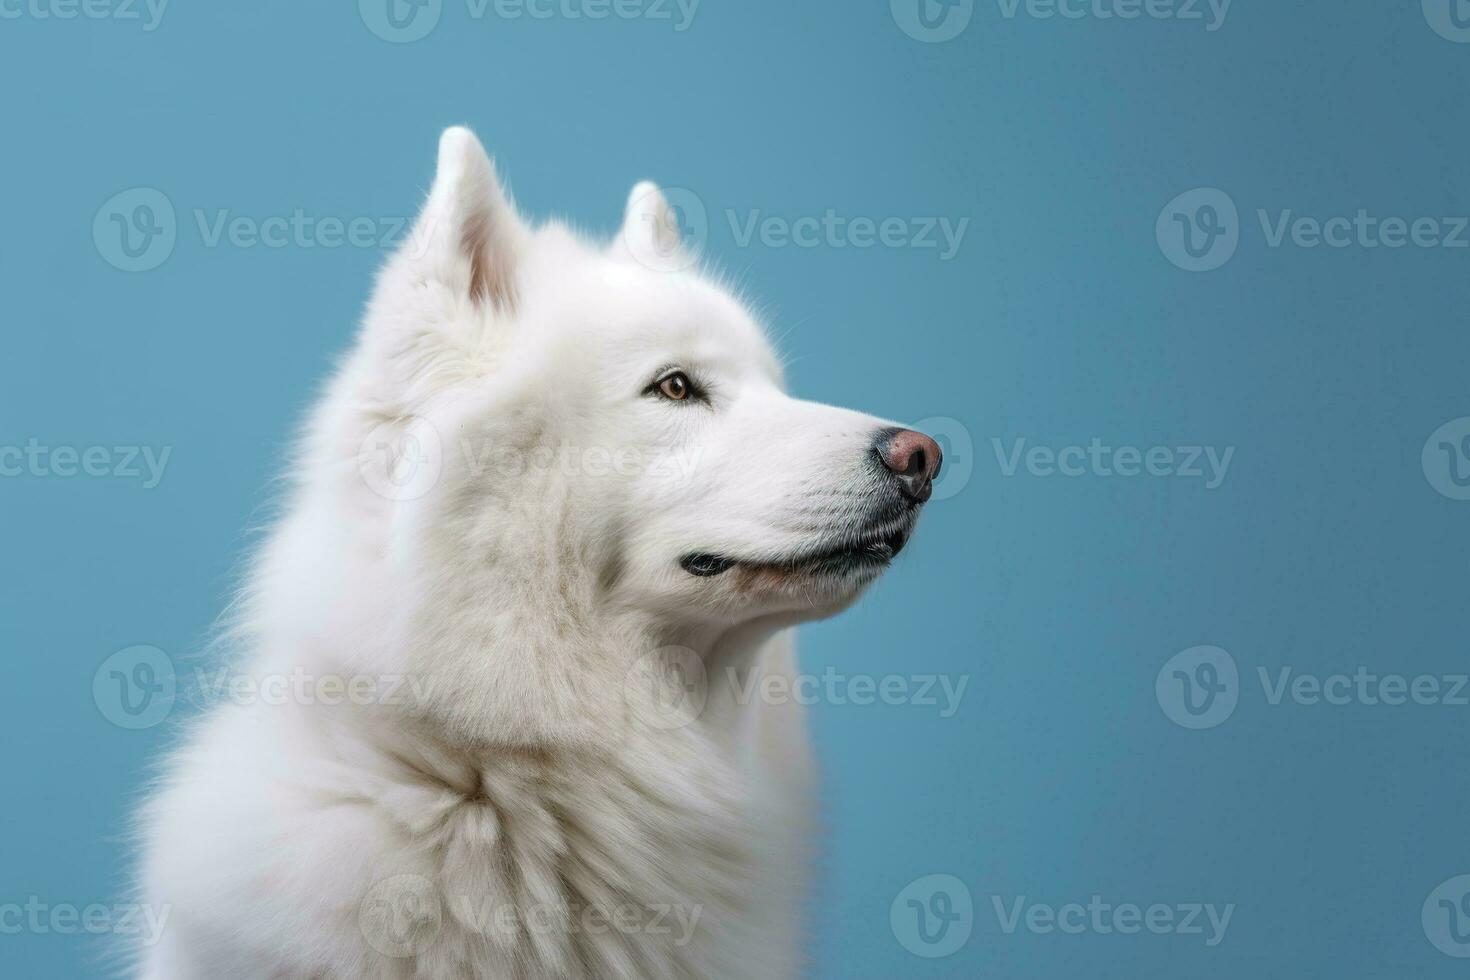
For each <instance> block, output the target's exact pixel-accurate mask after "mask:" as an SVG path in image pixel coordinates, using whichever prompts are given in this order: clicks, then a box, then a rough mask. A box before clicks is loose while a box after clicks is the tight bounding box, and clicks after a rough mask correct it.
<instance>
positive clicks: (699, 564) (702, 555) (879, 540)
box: [679, 528, 908, 578]
mask: <svg viewBox="0 0 1470 980" xmlns="http://www.w3.org/2000/svg"><path fill="white" fill-rule="evenodd" d="M907 542H908V533H907V532H906V531H905V530H904V529H902V528H897V529H893V530H890V531H887V532H884V533H882V534H877V535H873V536H870V537H866V538H864V539H863V540H861V541H859V542H856V543H850V544H843V545H838V546H835V547H829V548H822V549H816V550H813V551H811V552H809V553H807V554H804V555H798V556H796V557H794V558H787V559H781V560H765V561H762V560H744V559H739V558H732V557H730V556H729V555H722V554H717V553H713V552H703V551H700V552H693V553H691V554H688V555H685V556H684V557H683V558H681V559H679V566H680V567H681V568H683V569H684V571H686V572H688V573H689V574H690V575H694V576H697V577H699V578H712V577H714V576H716V575H721V574H723V573H725V572H728V571H729V570H730V569H732V568H734V567H735V566H736V565H745V566H748V567H751V568H773V569H781V570H786V571H802V570H807V571H811V572H817V573H823V572H826V573H840V572H844V571H849V570H852V569H854V568H858V567H862V566H864V565H867V566H880V567H881V566H884V565H887V564H888V563H889V562H891V561H893V559H894V556H896V555H897V554H898V553H899V552H900V551H902V550H903V546H904V545H905V544H906V543H907Z"/></svg>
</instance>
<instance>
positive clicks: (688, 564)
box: [679, 552, 735, 578]
mask: <svg viewBox="0 0 1470 980" xmlns="http://www.w3.org/2000/svg"><path fill="white" fill-rule="evenodd" d="M679 565H680V567H682V568H683V569H684V571H686V572H688V573H689V574H690V575H696V576H698V577H699V578H711V577H713V576H715V575H719V574H721V573H723V572H728V571H729V570H730V569H731V568H733V567H735V559H734V558H729V557H727V556H725V555H711V554H706V553H703V552H700V553H696V554H692V555H685V556H684V557H683V558H680V559H679Z"/></svg>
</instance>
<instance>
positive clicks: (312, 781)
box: [138, 128, 940, 980]
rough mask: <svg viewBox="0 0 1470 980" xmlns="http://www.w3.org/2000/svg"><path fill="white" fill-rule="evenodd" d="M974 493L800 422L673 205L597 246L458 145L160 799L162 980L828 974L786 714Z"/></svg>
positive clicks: (907, 437) (635, 215)
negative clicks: (799, 642) (817, 629)
mask: <svg viewBox="0 0 1470 980" xmlns="http://www.w3.org/2000/svg"><path fill="white" fill-rule="evenodd" d="M939 465H940V451H939V447H938V446H937V445H936V444H935V442H934V441H933V440H932V439H930V438H929V437H927V436H925V435H922V434H920V433H917V432H913V431H909V430H907V429H904V428H902V427H901V426H897V425H894V424H893V423H890V422H886V421H882V420H879V419H876V418H872V417H870V416H867V415H862V414H859V413H857V412H852V411H846V410H844V409H839V408H830V407H827V406H824V405H817V404H813V403H811V402H804V401H799V400H797V399H794V398H791V397H790V396H788V395H787V394H786V393H785V392H784V390H783V388H782V381H781V370H780V365H779V363H778V362H777V359H776V358H775V357H774V356H773V354H772V352H771V349H770V347H769V346H768V345H767V343H766V341H765V339H764V338H763V336H762V333H761V329H760V328H759V327H758V326H757V324H756V322H755V321H754V319H753V318H752V316H751V315H750V314H749V313H748V312H747V311H746V310H745V309H744V308H743V307H742V306H741V304H740V303H739V302H738V301H737V300H736V299H735V298H733V297H732V296H731V295H730V293H729V292H727V291H726V290H725V289H724V288H722V287H721V285H720V284H718V283H717V282H714V281H711V280H710V279H708V278H706V277H704V276H703V275H702V274H701V272H700V271H699V270H698V269H697V267H696V263H695V261H694V260H693V259H692V257H691V256H690V255H688V254H687V253H686V250H685V248H684V246H683V244H682V243H681V242H680V240H679V234H678V231H677V221H676V220H675V216H674V215H673V214H671V209H670V206H669V204H668V203H667V200H666V198H665V195H663V194H661V193H660V191H659V190H658V189H657V188H655V187H654V186H653V185H651V184H646V183H645V184H639V185H638V186H637V187H635V188H634V189H633V193H632V196H631V198H630V200H629V202H628V206H627V214H626V219H625V223H624V226H623V228H622V230H621V231H620V232H619V234H618V235H617V236H616V238H615V240H614V241H613V242H612V243H610V244H606V245H604V244H593V243H589V242H588V241H585V240H583V239H582V238H580V237H578V236H577V235H575V234H573V233H572V232H571V231H569V230H568V229H567V228H566V227H563V226H561V225H559V224H554V223H553V224H547V225H544V226H541V227H531V226H530V225H528V224H527V223H525V222H524V221H523V220H522V219H521V218H520V217H519V216H518V215H517V213H516V211H515V210H514V209H513V207H512V205H511V203H510V201H509V200H508V198H507V196H506V195H505V193H504V192H503V190H502V189H501V186H500V184H499V182H498V180H497V178H496V174H495V169H494V167H493V165H492V164H491V162H490V160H489V158H488V157H487V156H486V155H485V151H484V150H483V149H482V148H481V146H480V144H479V142H478V141H477V140H476V139H475V137H474V136H473V135H471V134H470V133H469V132H468V131H466V130H464V129H458V128H456V129H451V130H449V131H448V132H446V133H445V134H444V136H443V138H442V140H441V142H440V146H439V160H438V173H437V176H436V177H435V180H434V184H433V188H432V190H431V192H430V194H429V197H428V201H427V204H426V205H425V208H424V211H423V214H422V216H421V217H420V218H419V220H418V221H417V223H416V225H415V227H414V231H413V234H412V235H411V237H410V238H409V239H408V240H407V243H406V244H405V245H404V246H403V247H402V248H401V249H400V250H399V252H398V253H397V254H396V255H394V256H393V257H392V258H391V259H390V260H389V261H388V263H387V265H386V267H385V268H384V270H383V271H382V273H381V276H380V278H379V281H378V284H377V288H376V291H375V294H374V296H373V299H372V301H371V303H370V305H369V308H368V310H367V313H366V316H365V321H364V325H363V327H362V331H361V335H360V337H359V339H358V342H357V344H356V347H355V349H354V350H353V351H352V353H351V354H350V356H349V357H348V358H347V359H346V360H345V361H344V362H343V365H342V366H341V369H340V370H339V372H338V373H337V375H336V376H335V378H334V379H333V380H332V381H331V382H330V384H329V385H328V387H327V389H326V392H325V395H324V397H323V398H322V399H321V402H320V404H319V405H318V406H317V408H316V410H315V412H314V414H313V415H312V416H311V419H310V421H309V424H308V426H307V428H306V431H305V433H304V436H303V438H302V440H301V444H300V449H299V453H298V455H297V461H296V463H295V465H294V466H293V468H292V469H293V473H292V477H293V479H292V490H291V492H290V494H289V497H288V499H287V501H286V507H285V510H284V512H283V516H282V519H281V521H280V523H279V526H278V527H277V528H276V529H275V531H274V533H273V535H272V536H271V537H270V538H269V540H268V541H267V543H266V544H265V546H264V547H263V549H262V551H261V553H260V555H259V557H258V559H257V562H256V564H255V567H254V568H253V570H252V574H251V580H250V585H249V587H248V589H247V590H246V592H245V594H244V595H243V596H242V598H241V599H240V600H239V603H238V615H237V617H236V619H237V620H238V626H237V627H236V628H235V629H234V630H233V632H232V634H231V636H230V637H229V640H230V643H229V647H230V649H231V650H232V651H235V653H234V660H233V661H232V663H233V666H232V667H231V668H230V669H231V671H232V675H231V677H230V680H229V683H228V685H227V688H226V689H227V692H228V693H227V694H226V695H225V696H223V697H220V698H216V699H215V700H214V703H212V704H211V705H210V706H209V707H208V709H207V710H206V711H204V712H203V713H202V715H201V716H200V717H199V718H198V720H197V721H195V722H193V727H192V728H191V729H190V730H189V731H188V732H187V735H186V737H185V739H184V741H183V744H182V747H181V748H180V749H179V750H178V751H177V752H176V753H175V754H174V755H173V756H172V757H171V758H170V759H169V760H168V762H167V765H166V767H165V769H164V773H163V776H162V778H161V780H160V783H159V785H158V786H157V788H156V790H155V791H154V792H153V794H152V795H151V797H150V798H149V800H148V802H147V804H146V806H145V808H144V811H143V814H142V818H141V832H142V836H143V839H144V847H143V851H144V853H143V857H142V862H141V874H140V878H141V881H140V889H141V891H142V893H143V895H142V896H141V897H142V899H143V900H144V901H146V902H147V903H149V904H151V905H153V906H157V907H166V908H167V909H168V910H169V918H168V920H167V927H166V928H165V930H164V933H163V936H162V938H161V939H160V941H159V942H158V943H157V944H155V945H153V946H152V947H151V948H149V949H147V950H145V951H143V952H142V954H141V958H140V959H141V962H140V964H139V967H138V970H139V975H140V976H142V977H144V978H146V980H225V978H237V977H239V978H290V980H295V978H302V980H306V978H330V980H350V978H373V980H376V978H382V980H389V978H411V977H412V978H424V980H428V978H465V977H493V978H501V977H504V978H534V977H587V978H610V977H628V978H634V977H636V978H645V977H658V978H679V977H714V978H732V977H752V978H755V977H758V978H761V980H771V978H779V977H791V976H795V975H797V974H798V973H799V972H800V969H801V954H800V947H801V942H800V940H801V934H802V927H801V923H802V904H803V893H804V887H805V880H804V879H805V877H806V874H805V868H806V864H807V851H808V847H807V838H808V835H809V824H810V821H809V808H810V801H809V794H810V789H811V786H812V763H811V760H810V758H809V751H808V745H807V741H806V735H805V732H804V719H803V717H802V712H801V708H800V706H799V705H796V704H794V703H791V699H774V698H765V699H763V698H762V697H761V696H760V694H759V693H756V694H755V695H754V696H752V695H751V693H750V692H752V691H754V692H760V691H761V690H762V689H763V685H766V684H768V683H769V682H771V681H772V680H776V681H779V680H780V679H781V678H783V677H784V678H786V679H787V680H788V681H789V679H790V678H791V677H792V676H793V672H794V670H795V664H794V660H793V653H792V645H791V641H790V627H791V626H792V625H793V624H796V623H798V622H802V621H805V620H812V619H817V618H821V617H825V616H830V615H832V614H834V613H836V612H838V611H840V610H842V609H843V608H844V607H846V606H847V605H849V604H850V603H852V602H853V600H854V599H855V598H856V597H857V596H858V595H859V594H860V593H861V592H862V591H863V590H864V588H865V587H867V586H868V585H869V584H870V583H872V582H873V581H874V579H876V578H877V577H878V575H879V574H880V573H881V572H882V571H883V570H884V569H885V568H886V567H887V566H888V565H889V563H890V562H891V561H892V559H893V557H894V556H895V555H896V554H897V553H898V551H899V549H900V548H902V547H903V545H904V543H905V541H906V540H907V538H908V536H909V534H910V532H911V531H912V530H913V527H914V522H915V520H916V518H917V516H918V513H919V509H920V506H921V505H922V504H923V503H924V501H925V500H927V499H928V498H929V496H930V490H931V486H932V481H933V480H934V477H935V475H936V473H937V471H938V469H939ZM776 701H781V702H782V703H774V702H776Z"/></svg>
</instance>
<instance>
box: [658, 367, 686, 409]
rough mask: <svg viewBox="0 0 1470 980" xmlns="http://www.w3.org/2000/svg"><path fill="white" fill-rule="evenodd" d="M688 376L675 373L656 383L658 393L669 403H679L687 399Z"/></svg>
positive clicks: (678, 372)
mask: <svg viewBox="0 0 1470 980" xmlns="http://www.w3.org/2000/svg"><path fill="white" fill-rule="evenodd" d="M689 390H690V386H689V376H688V375H687V374H685V373H684V372H683V371H675V372H674V373H673V374H671V375H669V376H668V377H667V378H664V379H663V380H662V381H660V382H659V383H658V393H659V394H660V395H663V396H664V397H665V398H667V399H668V400H669V401H671V402H681V401H683V400H684V399H686V398H688V397H689Z"/></svg>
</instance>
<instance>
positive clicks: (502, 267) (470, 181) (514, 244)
mask: <svg viewBox="0 0 1470 980" xmlns="http://www.w3.org/2000/svg"><path fill="white" fill-rule="evenodd" d="M527 234H528V232H527V230H526V227H525V225H524V224H523V223H522V221H521V219H520V217H519V216H518V215H517V214H516V212H515V208H514V207H512V206H511V203H510V201H509V200H508V199H507V198H506V196H505V193H504V192H503V191H502V190H501V188H500V181H499V180H497V179H496V176H495V167H494V165H493V164H492V163H491V162H490V158H489V157H488V156H486V155H485V149H484V147H482V146H481V145H480V141H479V140H477V139H475V135H474V134H473V133H471V132H470V131H469V130H468V129H464V128H462V127H458V126H456V127H453V128H451V129H446V130H445V131H444V135H443V136H441V137H440V138H439V168H438V172H437V173H436V174H435V176H434V188H433V190H431V191H430V192H429V200H428V203H427V204H425V205H424V210H423V213H422V214H421V215H419V219H418V221H417V223H416V224H415V225H414V230H413V237H412V238H410V239H409V241H408V244H407V245H406V246H405V247H404V249H403V252H402V253H401V254H400V258H401V259H402V260H403V261H405V262H407V263H408V264H409V265H410V266H411V267H412V270H413V275H414V277H415V278H417V279H419V280H421V281H432V282H437V283H439V284H441V285H443V286H445V287H447V288H448V289H449V290H450V292H451V293H453V294H455V295H457V296H459V297H463V298H467V299H469V300H471V301H473V302H474V303H476V304H480V305H488V306H490V307H493V308H494V309H497V310H502V311H508V310H511V309H513V308H514V306H515V301H516V264H517V257H518V256H519V255H520V253H521V251H522V249H523V247H524V241H525V238H526V236H527Z"/></svg>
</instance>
